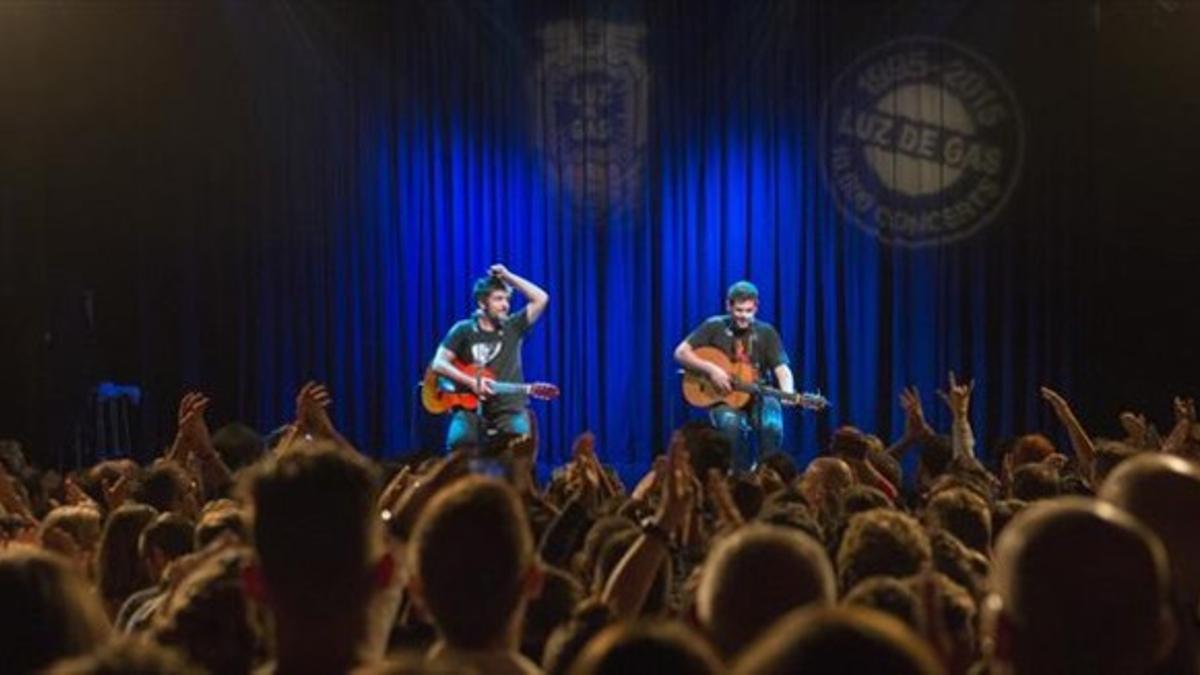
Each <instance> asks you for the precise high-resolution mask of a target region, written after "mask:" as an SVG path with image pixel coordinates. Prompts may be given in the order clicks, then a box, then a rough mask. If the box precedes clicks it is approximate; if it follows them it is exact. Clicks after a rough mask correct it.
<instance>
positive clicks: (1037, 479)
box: [1012, 462, 1059, 502]
mask: <svg viewBox="0 0 1200 675" xmlns="http://www.w3.org/2000/svg"><path fill="white" fill-rule="evenodd" d="M1058 493H1059V485H1058V469H1055V468H1054V467H1053V466H1050V465H1049V464H1042V463H1041V462H1033V463H1030V464H1022V465H1021V466H1019V467H1017V469H1016V470H1015V471H1013V475H1012V496H1013V497H1014V498H1016V499H1023V500H1025V501H1027V502H1032V501H1036V500H1038V499H1049V498H1050V497H1057V496H1058Z"/></svg>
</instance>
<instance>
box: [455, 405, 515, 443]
mask: <svg viewBox="0 0 1200 675" xmlns="http://www.w3.org/2000/svg"><path fill="white" fill-rule="evenodd" d="M481 421H483V422H486V425H481V424H480V422H481ZM481 427H482V428H481ZM530 428H531V426H530V424H529V411H528V410H518V411H516V412H499V413H492V414H488V413H486V412H485V413H484V417H483V419H482V420H481V419H480V417H479V415H477V414H476V413H475V411H473V410H457V411H455V412H454V414H453V415H451V416H450V426H449V427H447V429H446V448H447V449H448V450H454V449H455V448H456V447H457V446H459V445H470V446H474V447H476V448H480V449H482V446H483V445H485V444H486V443H487V439H486V438H483V437H482V435H481V434H480V431H486V435H487V436H491V435H492V434H496V433H502V434H515V435H522V436H525V435H528V434H529V432H530Z"/></svg>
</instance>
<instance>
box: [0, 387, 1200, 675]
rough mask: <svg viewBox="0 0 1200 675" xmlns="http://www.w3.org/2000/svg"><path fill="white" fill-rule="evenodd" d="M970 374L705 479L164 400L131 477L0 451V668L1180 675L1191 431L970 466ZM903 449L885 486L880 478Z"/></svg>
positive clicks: (1197, 560)
mask: <svg viewBox="0 0 1200 675" xmlns="http://www.w3.org/2000/svg"><path fill="white" fill-rule="evenodd" d="M972 389H973V387H972V385H971V384H970V383H965V384H964V383H960V382H958V381H956V380H955V379H954V376H953V374H951V376H950V379H949V382H948V386H947V387H946V390H945V391H944V392H939V395H940V397H941V399H942V402H943V403H944V404H945V405H946V406H948V409H949V416H950V418H951V419H952V423H951V426H950V429H949V430H947V431H946V433H939V432H938V431H937V430H935V429H934V428H933V427H932V426H931V425H930V423H929V422H928V421H927V418H926V416H925V412H924V410H923V408H922V401H921V399H920V396H919V394H918V392H917V391H916V390H915V389H909V390H905V391H903V392H901V394H900V407H901V409H902V411H903V414H904V419H905V424H904V432H903V434H902V436H901V437H900V438H899V439H896V440H895V442H893V443H891V444H890V445H888V444H886V443H885V442H884V441H883V440H881V439H880V438H879V437H878V436H875V435H872V434H870V433H867V432H864V431H862V430H859V429H856V428H853V427H849V426H846V427H842V428H839V429H837V430H836V431H835V432H834V433H833V434H832V436H831V438H830V439H829V442H828V445H827V447H826V448H825V449H824V450H823V451H822V453H821V454H820V456H819V457H817V458H816V459H814V460H813V461H812V462H810V463H809V464H808V466H806V467H801V466H797V465H796V464H795V463H794V462H793V460H792V459H791V458H790V457H788V456H786V455H773V456H767V457H763V458H762V459H761V461H760V462H759V463H758V464H757V466H756V467H755V468H754V469H753V470H752V471H750V472H748V473H735V472H732V471H731V470H730V464H731V463H730V458H731V455H732V452H731V448H730V447H729V445H728V444H729V441H728V439H726V438H725V437H723V436H722V435H721V434H719V433H717V432H716V431H714V430H713V429H712V428H710V427H709V426H708V425H707V424H704V423H699V422H697V423H689V424H686V425H684V427H683V428H681V429H678V430H677V431H675V432H674V434H673V436H672V438H671V441H670V444H669V447H668V448H666V449H665V451H663V452H662V453H661V454H660V455H659V456H657V457H656V459H655V460H654V462H653V466H652V467H651V468H650V469H649V471H648V472H647V473H646V475H645V476H644V477H642V478H641V479H640V480H639V481H638V482H637V483H636V484H635V485H632V487H630V488H627V487H626V486H625V485H623V484H622V482H621V480H620V478H619V477H618V475H617V474H616V473H615V472H614V471H613V470H612V469H611V467H608V466H605V465H604V464H603V463H602V462H601V461H600V453H598V452H597V447H596V446H597V444H598V443H599V442H601V440H602V439H596V438H594V437H593V436H592V435H591V434H590V433H583V434H581V435H580V436H579V437H578V438H577V439H576V440H575V442H574V447H573V448H572V449H571V455H570V460H569V461H567V462H566V463H565V464H564V465H562V466H560V467H557V468H556V469H555V470H554V472H553V475H552V477H551V478H550V479H549V480H548V481H547V482H546V483H545V484H544V485H539V484H538V481H536V480H535V471H534V469H535V467H536V462H537V459H536V456H535V455H536V451H535V448H536V447H537V442H536V439H533V438H529V437H524V436H516V437H494V438H491V439H490V440H489V441H488V442H487V444H486V445H485V446H483V447H471V448H459V449H457V450H455V451H454V452H452V453H450V454H447V455H444V456H435V457H432V458H429V459H424V460H421V461H418V459H412V460H410V461H408V462H392V463H389V462H384V463H382V464H380V463H377V462H374V461H371V460H369V459H368V458H366V457H364V456H363V455H362V454H361V453H359V452H357V451H356V450H355V449H354V448H353V446H352V445H351V443H350V442H349V441H347V439H345V438H343V437H342V435H341V434H339V433H338V431H337V429H335V428H334V425H333V424H332V422H331V420H330V417H329V416H328V414H327V409H328V406H329V405H330V403H331V399H330V394H329V392H328V391H327V390H326V389H325V387H323V386H321V385H319V384H315V383H309V384H307V385H305V386H304V387H303V388H302V389H301V390H300V392H299V393H298V395H297V398H296V417H295V420H294V421H292V422H291V423H290V424H288V425H287V426H286V427H285V428H283V429H282V430H281V431H280V432H279V433H276V434H273V435H272V436H270V437H269V438H263V437H261V436H260V435H259V434H257V433H256V432H255V431H253V430H252V429H250V428H248V427H246V426H244V425H241V424H236V423H234V424H230V425H227V426H225V427H223V428H221V429H219V430H217V431H216V432H215V433H210V431H209V427H208V423H207V422H206V420H205V413H206V410H207V408H208V406H209V400H208V398H206V397H205V396H204V395H202V394H199V393H189V394H187V395H185V396H184V397H183V399H182V401H181V402H180V406H179V415H178V433H177V435H176V437H175V439H174V442H173V443H172V444H171V446H170V447H169V448H168V449H166V450H165V451H164V452H163V453H162V456H161V457H160V458H158V459H156V460H155V461H154V462H152V463H151V464H150V465H148V466H139V465H138V464H136V463H134V462H132V461H129V460H109V461H103V462H101V463H99V464H96V465H95V466H91V467H85V468H81V469H78V470H75V471H71V472H69V473H67V474H66V475H65V476H64V475H62V474H60V473H59V472H57V471H52V470H46V469H39V468H36V467H33V466H30V465H29V464H27V462H26V461H25V459H24V458H23V456H22V455H21V454H20V452H18V451H11V450H13V449H12V448H10V451H9V452H6V453H3V456H2V459H3V463H2V464H0V671H2V672H5V673H42V672H48V673H205V672H207V673H213V674H219V675H225V674H230V675H237V674H239V673H346V672H362V673H409V672H411V673H425V672H429V673H501V674H506V673H538V672H546V673H551V674H563V673H571V674H585V675H588V674H610V673H611V674H614V675H616V674H618V673H656V674H660V675H665V674H666V673H682V674H690V673H696V674H702V673H724V672H731V673H801V674H803V673H813V674H821V673H838V674H842V673H875V674H888V673H896V674H913V675H929V674H934V673H947V674H952V675H958V674H962V673H993V674H1001V673H1015V674H1017V675H1027V674H1042V673H1045V674H1047V675H1049V674H1056V675H1061V674H1073V673H1079V674H1081V675H1082V674H1088V675H1105V674H1112V675H1129V674H1137V673H1172V674H1173V673H1179V674H1181V675H1200V660H1198V651H1197V650H1198V646H1197V645H1198V642H1197V638H1198V637H1200V463H1198V462H1200V425H1198V424H1197V420H1196V412H1195V407H1194V405H1193V403H1192V401H1191V400H1188V399H1176V400H1175V401H1174V411H1173V413H1174V422H1173V426H1172V428H1171V430H1170V432H1169V433H1168V434H1167V435H1166V437H1160V436H1159V435H1158V434H1157V433H1156V432H1155V430H1154V428H1153V426H1152V425H1151V424H1150V423H1149V422H1148V421H1147V420H1146V418H1145V417H1143V416H1141V415H1135V414H1132V413H1125V414H1123V415H1122V416H1121V420H1120V421H1121V423H1122V427H1123V428H1124V430H1125V435H1124V437H1123V438H1120V439H1101V438H1095V437H1093V436H1091V435H1089V433H1088V432H1087V431H1086V430H1085V428H1084V427H1083V425H1082V424H1081V423H1080V421H1079V419H1078V418H1077V417H1076V416H1075V413H1074V412H1073V411H1072V409H1071V406H1070V405H1069V404H1068V402H1067V401H1066V400H1065V399H1064V398H1063V397H1062V396H1060V395H1059V394H1058V393H1056V392H1054V391H1052V390H1050V389H1042V391H1041V395H1042V398H1044V399H1045V401H1046V403H1047V405H1048V406H1049V410H1051V411H1052V412H1053V414H1054V416H1055V417H1056V418H1057V419H1058V421H1059V423H1060V424H1061V426H1062V430H1063V431H1064V432H1065V433H1064V434H1063V436H1064V438H1065V439H1067V440H1068V443H1069V447H1064V448H1062V449H1060V448H1057V447H1055V445H1054V443H1053V442H1052V441H1051V440H1049V439H1048V438H1047V437H1046V436H1044V435H1041V434H1036V433H1035V434H1030V435H1025V436H1021V437H1019V438H1015V439H1012V440H1011V441H1008V442H1005V443H1001V444H1000V445H998V446H997V447H996V448H994V449H993V452H992V453H991V456H992V457H994V458H995V460H996V461H995V465H994V466H985V464H984V463H983V462H981V461H979V459H977V453H976V441H975V438H974V433H973V431H972V429H971V425H970V422H969V419H970V406H971V396H972ZM905 468H909V469H910V471H909V473H910V475H908V476H906V475H905Z"/></svg>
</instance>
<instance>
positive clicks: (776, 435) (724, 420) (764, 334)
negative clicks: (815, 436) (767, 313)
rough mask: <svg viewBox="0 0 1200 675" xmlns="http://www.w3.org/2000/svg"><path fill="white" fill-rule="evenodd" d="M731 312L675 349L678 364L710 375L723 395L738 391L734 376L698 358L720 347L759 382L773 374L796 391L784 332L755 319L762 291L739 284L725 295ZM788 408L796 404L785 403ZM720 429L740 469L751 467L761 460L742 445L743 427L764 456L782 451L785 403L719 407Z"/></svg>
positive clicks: (714, 410) (715, 414)
mask: <svg viewBox="0 0 1200 675" xmlns="http://www.w3.org/2000/svg"><path fill="white" fill-rule="evenodd" d="M725 307H726V309H728V310H729V313H728V314H722V315H718V316H714V317H711V318H709V319H707V320H705V321H704V323H702V324H700V326H699V327H698V328H696V330H694V331H692V333H691V335H688V336H687V337H686V338H684V340H683V342H680V343H679V346H678V347H676V348H675V360H676V361H678V362H679V363H680V365H682V366H683V367H684V368H687V369H688V370H691V371H694V372H698V373H702V374H704V375H706V376H707V377H708V378H709V379H710V380H711V381H712V383H713V385H714V386H715V387H716V388H717V390H718V391H719V392H721V393H727V392H729V391H731V390H732V388H733V382H732V380H731V378H730V376H729V373H727V372H725V371H724V370H722V369H721V368H720V367H718V366H716V365H715V364H713V363H710V362H708V361H705V360H704V359H701V358H699V357H698V356H697V355H696V352H695V349H697V348H699V347H716V348H717V349H720V350H721V351H723V352H725V354H726V355H728V356H729V358H730V359H731V360H732V361H734V362H735V363H748V364H750V365H752V366H754V368H755V370H756V371H757V372H758V373H759V383H760V384H769V382H767V379H766V378H767V376H768V373H770V374H773V375H774V376H775V379H776V380H777V381H778V382H779V389H781V390H783V391H784V392H787V393H789V394H790V393H794V392H795V383H794V382H793V379H792V369H791V368H790V367H789V366H788V356H787V352H786V351H784V349H783V342H782V340H780V339H779V333H778V332H777V331H776V330H775V328H774V327H772V326H771V325H770V324H768V323H765V322H763V321H758V320H756V319H755V318H754V315H755V313H756V312H758V289H757V288H756V287H755V286H754V284H752V283H750V282H749V281H739V282H737V283H735V284H733V285H732V286H730V287H729V291H728V292H727V293H726V294H725ZM784 405H791V404H790V403H789V402H786V401H785V402H784ZM709 415H710V416H711V418H712V423H713V426H715V427H716V428H717V429H718V430H719V431H720V432H721V433H722V434H724V435H725V436H726V437H727V438H728V439H729V441H730V444H731V447H732V448H733V455H734V456H733V462H734V468H736V469H742V470H744V469H750V468H752V467H753V466H754V464H755V462H756V458H755V457H753V456H752V455H751V452H750V448H749V447H747V445H746V443H744V442H742V434H741V429H742V427H743V426H747V427H749V428H751V429H753V430H755V431H756V432H757V433H758V448H759V453H760V454H762V455H767V454H770V453H772V452H775V451H777V450H779V448H780V445H781V444H782V443H783V412H782V410H781V409H780V401H779V399H776V398H771V397H768V396H754V397H753V398H752V399H750V402H749V403H747V404H746V405H745V406H744V407H743V408H740V409H739V408H733V407H731V406H729V405H728V404H726V403H718V404H716V405H714V406H712V407H711V408H709Z"/></svg>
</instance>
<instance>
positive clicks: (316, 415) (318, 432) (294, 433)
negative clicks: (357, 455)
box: [275, 380, 354, 453]
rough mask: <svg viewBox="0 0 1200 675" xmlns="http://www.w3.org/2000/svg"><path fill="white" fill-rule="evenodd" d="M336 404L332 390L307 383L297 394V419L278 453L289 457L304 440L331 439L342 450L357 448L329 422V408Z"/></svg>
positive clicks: (277, 448)
mask: <svg viewBox="0 0 1200 675" xmlns="http://www.w3.org/2000/svg"><path fill="white" fill-rule="evenodd" d="M331 403H333V396H332V395H330V393H329V389H328V388H327V387H326V386H325V385H323V384H320V383H318V382H315V381H312V380H309V381H308V382H305V383H304V385H303V386H302V387H300V391H298V392H296V419H295V420H294V421H293V422H292V424H291V425H290V426H289V427H288V430H287V433H285V434H284V435H283V438H282V439H281V440H280V441H279V444H278V445H276V446H275V452H276V453H285V452H287V451H288V450H289V449H292V448H294V447H295V446H296V444H297V443H299V442H300V441H302V440H312V439H322V438H323V439H328V440H331V441H333V442H334V443H335V444H337V445H338V446H339V447H341V448H345V449H349V448H353V447H354V446H353V445H351V443H350V442H349V441H347V440H346V439H345V437H343V436H342V435H341V433H339V432H338V430H337V428H336V427H334V425H333V420H331V419H330V418H329V412H328V410H327V408H328V407H329V405H330V404H331Z"/></svg>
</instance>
